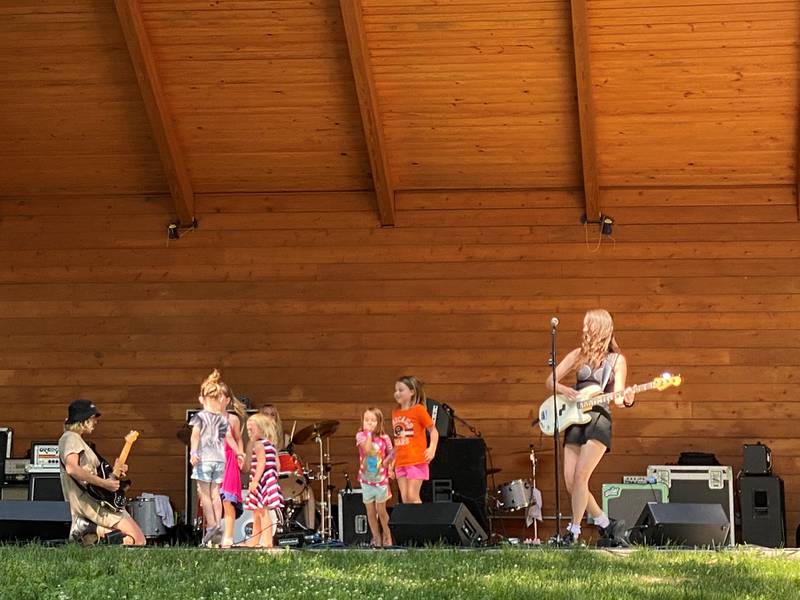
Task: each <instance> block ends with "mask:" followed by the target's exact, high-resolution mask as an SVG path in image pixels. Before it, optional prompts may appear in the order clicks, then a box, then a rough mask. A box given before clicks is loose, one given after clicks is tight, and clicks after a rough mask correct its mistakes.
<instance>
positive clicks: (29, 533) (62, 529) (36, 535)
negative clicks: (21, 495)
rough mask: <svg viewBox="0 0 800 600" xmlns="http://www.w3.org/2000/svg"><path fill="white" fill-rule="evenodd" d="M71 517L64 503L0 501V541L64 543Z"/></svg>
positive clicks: (67, 505) (66, 504)
mask: <svg viewBox="0 0 800 600" xmlns="http://www.w3.org/2000/svg"><path fill="white" fill-rule="evenodd" d="M71 522H72V517H71V516H70V512H69V504H68V503H67V502H47V501H38V502H30V501H25V500H9V501H3V502H0V541H3V542H12V541H32V540H42V541H53V540H64V541H66V539H67V537H68V536H69V528H70V525H71Z"/></svg>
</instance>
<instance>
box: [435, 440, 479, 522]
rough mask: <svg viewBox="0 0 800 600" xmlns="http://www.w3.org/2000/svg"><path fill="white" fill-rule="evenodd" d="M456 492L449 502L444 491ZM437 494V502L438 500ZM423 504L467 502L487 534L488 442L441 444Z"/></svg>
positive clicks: (464, 441) (443, 441) (456, 441)
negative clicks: (445, 500) (442, 500)
mask: <svg viewBox="0 0 800 600" xmlns="http://www.w3.org/2000/svg"><path fill="white" fill-rule="evenodd" d="M448 487H449V489H450V490H452V497H451V498H446V496H445V492H444V490H446V489H448ZM434 490H436V492H437V493H436V498H434ZM420 498H422V501H423V502H433V501H434V500H436V501H439V500H441V499H447V500H453V501H455V502H463V503H464V504H465V505H466V506H467V508H468V509H469V511H470V513H472V515H473V516H474V517H475V518H476V519H477V520H478V523H480V525H481V527H483V529H484V530H488V529H489V522H488V518H487V515H486V442H485V441H484V440H483V438H447V439H442V440H439V446H438V448H437V449H436V456H434V458H433V460H432V461H431V463H430V479H429V480H428V481H423V482H422V488H421V489H420Z"/></svg>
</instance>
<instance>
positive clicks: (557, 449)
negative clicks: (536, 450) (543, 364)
mask: <svg viewBox="0 0 800 600" xmlns="http://www.w3.org/2000/svg"><path fill="white" fill-rule="evenodd" d="M557 326H558V320H557V319H555V318H553V320H552V321H551V322H550V367H551V369H552V373H553V425H554V427H555V429H554V432H553V451H554V453H555V461H554V463H553V464H554V465H555V467H554V470H555V483H556V535H555V537H554V538H553V540H554V541H555V543H556V544H558V545H560V544H561V543H562V542H563V541H564V540H563V539H562V538H561V486H560V485H559V482H560V474H561V432H560V431H559V430H558V399H557V398H556V395H557V394H556V385H557V381H556V327H557Z"/></svg>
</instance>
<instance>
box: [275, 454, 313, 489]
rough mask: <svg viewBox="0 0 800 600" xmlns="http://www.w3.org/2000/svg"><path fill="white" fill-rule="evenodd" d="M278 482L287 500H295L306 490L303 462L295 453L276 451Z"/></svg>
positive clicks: (306, 483)
mask: <svg viewBox="0 0 800 600" xmlns="http://www.w3.org/2000/svg"><path fill="white" fill-rule="evenodd" d="M278 480H279V481H278V482H279V483H280V486H281V491H282V492H283V497H284V498H285V499H287V500H297V499H299V498H300V496H302V495H303V492H305V491H306V487H307V486H308V482H307V481H306V476H305V471H304V470H303V463H301V462H300V459H299V458H298V457H297V455H296V454H292V453H291V452H279V453H278Z"/></svg>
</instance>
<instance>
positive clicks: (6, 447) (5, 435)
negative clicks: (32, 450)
mask: <svg viewBox="0 0 800 600" xmlns="http://www.w3.org/2000/svg"><path fill="white" fill-rule="evenodd" d="M7 458H11V430H10V429H9V428H8V427H0V486H2V485H4V484H5V481H6V459H7Z"/></svg>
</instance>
